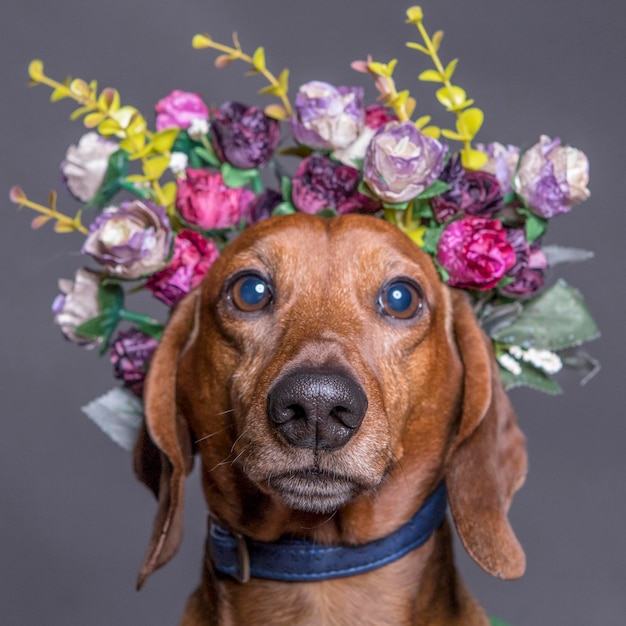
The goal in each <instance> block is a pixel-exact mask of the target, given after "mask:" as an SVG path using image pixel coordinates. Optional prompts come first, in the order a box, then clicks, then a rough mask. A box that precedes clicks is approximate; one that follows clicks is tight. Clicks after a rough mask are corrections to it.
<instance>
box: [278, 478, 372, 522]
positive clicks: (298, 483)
mask: <svg viewBox="0 0 626 626" xmlns="http://www.w3.org/2000/svg"><path fill="white" fill-rule="evenodd" d="M267 486H268V487H269V488H270V489H271V491H272V492H274V493H275V494H276V495H277V496H278V498H279V499H280V500H281V501H282V502H283V503H284V504H286V505H287V506H288V507H290V508H292V509H296V510H298V511H304V512H305V513H321V514H328V513H333V512H334V511H337V510H338V509H340V508H341V507H342V506H344V505H346V504H347V503H348V502H350V501H351V500H354V498H356V496H358V495H359V494H360V493H362V492H363V491H364V490H365V487H364V486H363V485H360V484H358V483H356V482H354V481H352V480H350V479H348V478H346V477H343V476H337V475H334V474H331V473H328V472H320V471H313V470H307V471H300V472H289V473H285V474H279V475H275V476H272V478H271V479H270V480H268V481H267Z"/></svg>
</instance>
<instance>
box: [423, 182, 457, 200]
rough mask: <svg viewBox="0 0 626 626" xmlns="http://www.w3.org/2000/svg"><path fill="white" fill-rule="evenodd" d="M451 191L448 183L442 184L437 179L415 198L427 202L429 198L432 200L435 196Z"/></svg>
mask: <svg viewBox="0 0 626 626" xmlns="http://www.w3.org/2000/svg"><path fill="white" fill-rule="evenodd" d="M450 189H452V186H451V185H448V183H444V182H443V180H439V179H437V180H436V181H435V182H434V183H433V184H432V185H430V187H426V189H424V191H422V193H420V195H419V196H417V199H418V200H428V199H430V198H434V197H435V196H440V195H441V194H442V193H445V192H446V191H448V190H450Z"/></svg>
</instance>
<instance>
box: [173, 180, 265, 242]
mask: <svg viewBox="0 0 626 626" xmlns="http://www.w3.org/2000/svg"><path fill="white" fill-rule="evenodd" d="M253 199H254V194H253V193H252V192H251V191H250V190H249V189H245V188H243V187H240V188H239V189H231V188H230V187H227V186H226V185H225V184H224V179H223V178H222V175H221V174H220V173H209V172H205V171H204V170H193V169H188V170H187V177H186V178H184V179H179V180H178V189H177V191H176V208H177V209H178V212H179V213H180V215H181V216H182V217H183V219H184V220H185V221H186V222H187V223H188V224H191V225H192V226H198V227H199V228H202V229H203V230H212V229H215V228H229V227H230V226H234V225H235V224H237V222H239V220H240V219H242V218H243V217H246V215H247V213H248V205H249V204H250V202H251V201H252V200H253Z"/></svg>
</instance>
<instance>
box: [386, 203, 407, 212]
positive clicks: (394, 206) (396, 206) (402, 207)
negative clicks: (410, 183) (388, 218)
mask: <svg viewBox="0 0 626 626" xmlns="http://www.w3.org/2000/svg"><path fill="white" fill-rule="evenodd" d="M409 204H410V202H408V201H407V202H383V207H384V208H385V209H391V210H392V211H406V210H407V209H408V208H409Z"/></svg>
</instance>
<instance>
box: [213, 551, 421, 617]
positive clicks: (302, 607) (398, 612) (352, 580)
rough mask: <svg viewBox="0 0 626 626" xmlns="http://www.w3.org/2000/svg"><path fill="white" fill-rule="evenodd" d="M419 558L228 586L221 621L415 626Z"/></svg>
mask: <svg viewBox="0 0 626 626" xmlns="http://www.w3.org/2000/svg"><path fill="white" fill-rule="evenodd" d="M415 556H416V555H415V554H413V555H409V558H408V559H407V558H405V559H402V560H401V561H400V562H397V563H395V564H392V565H390V566H387V567H385V568H382V569H381V570H377V571H375V572H371V573H369V574H363V575H360V576H353V577H349V578H342V579H335V580H330V581H324V582H318V583H280V582H272V581H263V580H254V579H253V580H252V581H250V582H249V583H247V584H245V585H238V584H233V585H231V584H228V585H227V587H228V589H227V591H226V597H227V598H228V602H227V603H226V606H227V607H228V608H227V610H226V613H228V619H225V620H224V621H223V622H220V623H224V624H229V625H230V624H232V626H244V625H245V626H268V625H269V624H271V626H320V625H322V624H323V625H324V626H354V625H355V624H359V626H412V625H413V624H415V619H416V616H415V604H416V602H415V600H416V598H415V596H416V589H415V588H414V584H415V580H417V579H418V576H419V572H418V571H416V570H419V569H420V564H419V563H417V562H416V561H418V559H416V558H415ZM412 557H413V558H412ZM403 561H404V562H403ZM416 566H417V567H416ZM409 572H410V573H409ZM410 582H412V583H413V585H411V584H410ZM399 583H400V584H399ZM403 583H404V584H403ZM412 587H413V588H412Z"/></svg>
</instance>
